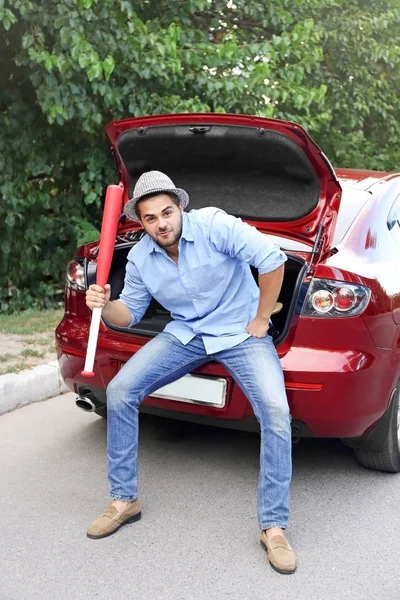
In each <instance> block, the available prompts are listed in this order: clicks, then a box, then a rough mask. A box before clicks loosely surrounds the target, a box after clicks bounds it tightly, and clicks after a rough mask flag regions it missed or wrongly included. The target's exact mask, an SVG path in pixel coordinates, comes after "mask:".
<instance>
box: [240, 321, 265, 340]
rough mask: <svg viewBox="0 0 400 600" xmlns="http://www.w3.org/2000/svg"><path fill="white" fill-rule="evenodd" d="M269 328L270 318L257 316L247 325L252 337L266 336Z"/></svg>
mask: <svg viewBox="0 0 400 600" xmlns="http://www.w3.org/2000/svg"><path fill="white" fill-rule="evenodd" d="M268 329H269V319H264V318H261V317H255V318H254V319H253V320H252V321H250V323H249V324H248V325H247V327H246V331H247V333H249V334H250V335H251V336H252V337H256V338H264V337H266V335H267V333H268Z"/></svg>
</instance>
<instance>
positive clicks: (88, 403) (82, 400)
mask: <svg viewBox="0 0 400 600" xmlns="http://www.w3.org/2000/svg"><path fill="white" fill-rule="evenodd" d="M75 404H76V405H77V407H78V408H80V409H82V410H84V411H85V412H94V411H95V410H96V405H95V403H94V402H93V401H92V400H91V399H90V398H88V397H87V396H78V397H77V399H76V400H75Z"/></svg>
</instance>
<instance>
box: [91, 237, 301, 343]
mask: <svg viewBox="0 0 400 600" xmlns="http://www.w3.org/2000/svg"><path fill="white" fill-rule="evenodd" d="M135 233H139V232H135ZM134 243H137V242H134ZM134 243H129V244H127V243H121V244H117V245H116V247H115V250H114V256H113V261H112V265H111V269H110V275H109V278H108V283H109V284H110V285H111V292H112V294H111V300H116V299H117V298H118V297H119V295H120V293H121V291H122V288H123V285H124V277H125V267H126V262H127V255H128V252H129V250H130V249H131V248H132V246H133V245H134ZM287 256H288V260H287V262H286V263H285V277H284V281H283V285H282V290H281V293H280V296H279V299H278V301H279V302H282V304H283V308H282V310H281V312H279V313H278V314H276V315H274V316H273V317H272V322H273V328H272V329H271V330H270V334H271V335H272V337H273V339H274V342H275V344H276V345H278V344H280V343H281V342H282V341H283V339H284V338H285V336H286V334H287V332H288V330H289V326H290V323H291V320H292V317H293V314H294V313H295V312H298V309H299V305H298V301H299V299H300V291H301V289H302V286H301V284H302V282H303V279H304V276H305V271H306V269H307V263H306V262H305V261H304V260H303V259H302V258H300V257H298V256H295V255H291V254H288V253H287ZM86 264H87V275H86V276H87V284H88V285H91V284H92V283H95V278H96V267H95V264H94V263H92V262H87V263H86ZM252 273H253V276H254V278H255V280H256V281H257V271H256V269H253V268H252ZM300 303H301V301H300ZM296 307H297V311H296ZM170 320H171V314H170V312H169V311H168V310H166V309H165V308H164V307H163V306H161V305H160V304H159V303H158V302H157V301H156V300H155V299H154V298H153V299H152V301H151V302H150V305H149V308H148V309H147V311H146V313H145V315H144V317H143V318H142V320H141V321H140V323H138V324H137V325H134V326H133V327H130V328H123V329H122V328H117V327H114V326H112V325H109V326H110V327H111V328H112V329H114V330H120V331H129V332H131V333H133V334H137V335H144V336H148V337H154V336H155V335H157V334H158V333H160V331H162V330H163V329H164V327H165V326H166V324H167V323H168V322H169V321H170Z"/></svg>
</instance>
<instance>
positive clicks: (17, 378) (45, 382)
mask: <svg viewBox="0 0 400 600" xmlns="http://www.w3.org/2000/svg"><path fill="white" fill-rule="evenodd" d="M70 391H71V390H70V389H69V388H67V386H66V385H65V383H64V381H63V379H62V377H61V375H60V369H59V366H58V362H57V361H56V360H54V361H52V362H49V363H47V364H46V365H39V366H37V367H34V368H33V369H29V370H27V371H21V372H20V373H8V374H7V375H1V376H0V415H2V414H4V413H7V412H10V411H12V410H14V409H16V408H20V407H21V406H26V405H27V404H31V403H32V402H41V401H42V400H47V399H48V398H52V397H53V396H59V395H60V394H64V393H66V392H70Z"/></svg>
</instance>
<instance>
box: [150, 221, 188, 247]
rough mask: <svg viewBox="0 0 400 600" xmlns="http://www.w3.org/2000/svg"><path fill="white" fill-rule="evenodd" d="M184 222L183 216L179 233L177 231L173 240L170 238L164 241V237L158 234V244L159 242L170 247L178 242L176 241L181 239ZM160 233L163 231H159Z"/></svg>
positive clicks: (156, 240) (162, 245) (161, 245)
mask: <svg viewBox="0 0 400 600" xmlns="http://www.w3.org/2000/svg"><path fill="white" fill-rule="evenodd" d="M182 223H183V218H182V217H181V222H180V223H179V229H178V233H176V234H175V235H174V236H173V238H172V239H171V240H170V239H168V240H165V241H163V239H162V238H161V239H160V238H159V237H158V236H157V237H156V239H155V240H154V241H155V242H156V244H158V245H159V246H160V247H161V248H168V247H169V246H173V245H174V244H176V242H178V241H179V239H180V237H181V235H182ZM159 233H162V232H159ZM171 233H172V232H171Z"/></svg>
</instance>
